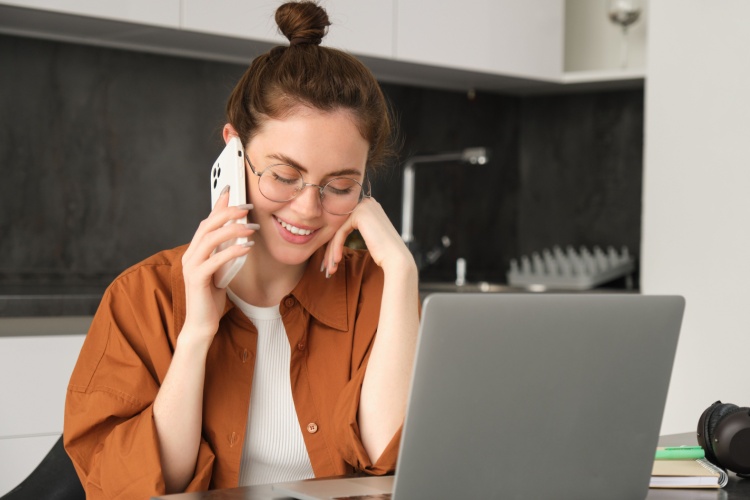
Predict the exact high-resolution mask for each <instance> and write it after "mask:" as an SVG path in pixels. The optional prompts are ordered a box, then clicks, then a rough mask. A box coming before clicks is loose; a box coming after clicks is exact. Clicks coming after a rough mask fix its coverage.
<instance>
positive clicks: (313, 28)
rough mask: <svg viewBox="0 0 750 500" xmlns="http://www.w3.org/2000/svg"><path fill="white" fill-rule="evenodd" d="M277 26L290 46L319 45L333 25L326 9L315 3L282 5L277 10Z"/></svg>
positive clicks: (304, 2)
mask: <svg viewBox="0 0 750 500" xmlns="http://www.w3.org/2000/svg"><path fill="white" fill-rule="evenodd" d="M276 24H277V25H278V27H279V31H280V32H281V34H282V35H284V36H285V37H286V38H287V39H288V40H289V44H290V45H298V44H313V45H318V44H320V42H321V41H322V40H323V37H324V36H325V35H326V32H327V30H328V26H330V25H331V23H330V21H329V20H328V14H327V13H326V11H325V9H324V8H323V7H321V6H319V5H318V4H317V3H315V2H313V1H302V2H287V3H285V4H283V5H281V6H280V7H279V8H278V9H276Z"/></svg>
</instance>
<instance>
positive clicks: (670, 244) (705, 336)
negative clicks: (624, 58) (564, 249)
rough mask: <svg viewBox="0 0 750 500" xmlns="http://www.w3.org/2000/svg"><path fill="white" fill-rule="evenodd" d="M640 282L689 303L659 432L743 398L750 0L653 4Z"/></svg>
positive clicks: (749, 386) (749, 250)
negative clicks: (712, 406) (709, 408)
mask: <svg viewBox="0 0 750 500" xmlns="http://www.w3.org/2000/svg"><path fill="white" fill-rule="evenodd" d="M649 14H650V19H649V23H650V24H649V46H648V49H647V59H648V79H647V83H646V148H645V172H644V199H643V239H642V241H643V247H642V270H641V281H642V289H643V292H645V293H652V294H653V293H678V294H682V295H684V296H685V298H686V300H687V309H686V314H685V320H684V323H683V329H682V334H681V339H680V344H679V347H678V351H677V359H676V362H675V367H674V372H673V375H672V384H671V387H670V392H669V397H668V400H667V408H666V412H665V415H664V421H663V425H662V433H673V432H686V431H693V430H695V428H696V424H697V421H698V418H699V416H700V414H701V412H702V411H703V410H704V409H705V408H706V407H707V406H708V405H709V404H711V403H712V402H714V401H715V400H717V399H721V400H722V401H723V402H725V403H726V402H731V403H735V404H737V405H739V406H750V374H749V371H748V354H749V353H750V161H749V160H750V154H749V153H748V151H750V52H749V49H748V48H749V47H750V29H748V19H750V2H748V1H747V0H715V1H711V2H707V1H705V0H658V1H655V2H651V5H650V12H649Z"/></svg>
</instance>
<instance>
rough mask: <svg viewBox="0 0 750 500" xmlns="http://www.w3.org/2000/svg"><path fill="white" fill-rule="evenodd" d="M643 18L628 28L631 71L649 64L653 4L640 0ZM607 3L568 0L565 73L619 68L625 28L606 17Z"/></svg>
mask: <svg viewBox="0 0 750 500" xmlns="http://www.w3.org/2000/svg"><path fill="white" fill-rule="evenodd" d="M639 3H640V5H641V7H642V12H641V17H640V19H638V21H637V22H636V23H635V24H633V25H632V26H630V28H628V35H627V43H628V65H627V67H628V68H631V69H632V68H643V67H645V65H646V33H647V31H648V25H649V23H650V21H649V19H648V17H649V15H648V10H649V5H650V2H649V1H648V0H640V2H639ZM608 5H609V2H608V1H607V0H565V71H587V70H603V69H620V67H621V65H620V51H621V50H622V39H623V37H622V28H620V26H618V25H616V24H614V23H612V22H611V21H610V20H609V18H608V17H607V12H608Z"/></svg>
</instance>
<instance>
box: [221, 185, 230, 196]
mask: <svg viewBox="0 0 750 500" xmlns="http://www.w3.org/2000/svg"><path fill="white" fill-rule="evenodd" d="M228 192H229V184H227V185H226V186H224V189H222V190H221V193H219V196H220V197H221V196H224V195H225V194H227V193H228Z"/></svg>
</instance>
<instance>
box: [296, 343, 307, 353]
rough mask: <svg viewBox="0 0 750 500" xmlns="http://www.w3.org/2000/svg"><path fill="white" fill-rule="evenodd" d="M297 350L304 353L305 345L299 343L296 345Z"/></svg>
mask: <svg viewBox="0 0 750 500" xmlns="http://www.w3.org/2000/svg"><path fill="white" fill-rule="evenodd" d="M297 350H299V351H304V350H305V343H304V342H300V343H299V344H297Z"/></svg>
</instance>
